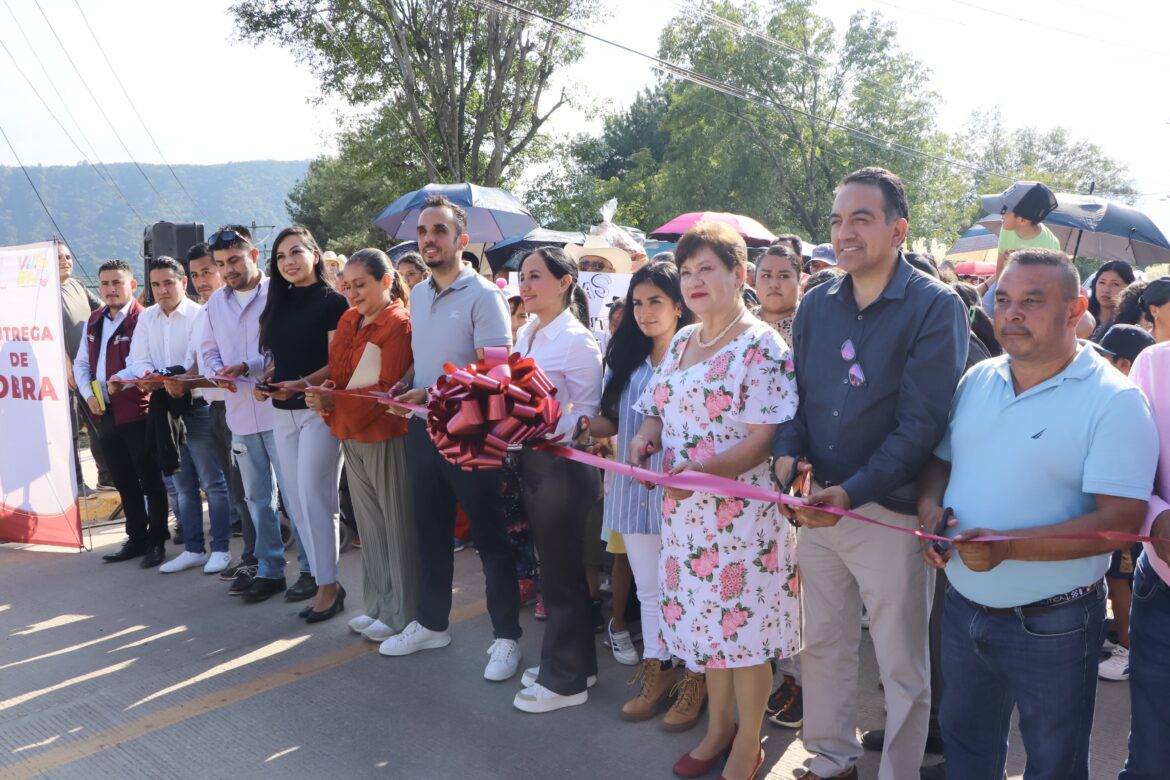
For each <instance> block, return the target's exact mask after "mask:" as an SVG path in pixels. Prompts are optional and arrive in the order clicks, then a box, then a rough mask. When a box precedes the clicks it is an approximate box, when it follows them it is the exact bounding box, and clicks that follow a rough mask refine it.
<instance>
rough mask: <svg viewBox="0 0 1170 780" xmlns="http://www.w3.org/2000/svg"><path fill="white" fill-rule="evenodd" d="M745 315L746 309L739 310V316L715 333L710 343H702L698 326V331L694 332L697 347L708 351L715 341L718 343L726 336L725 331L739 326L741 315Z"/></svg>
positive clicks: (701, 332) (701, 333)
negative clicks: (697, 343)
mask: <svg viewBox="0 0 1170 780" xmlns="http://www.w3.org/2000/svg"><path fill="white" fill-rule="evenodd" d="M745 314H747V309H741V310H740V312H739V316H738V317H736V318H735V319H734V320H732V321H731V322H729V323H727V327H725V328H724V329H723V330H721V331H719V332H718V333H716V334H715V338H713V339H711V340H710V341H703V326H702V325H700V326H699V329H698V330H697V331H696V332H695V338H696V339H698V341H699V346H700V347H702V348H703V349H710V348H711V347H712V346H714V345H715V343H716V342H717V341H719V339H721V338H723V337H724V336H726V335H727V331H729V330H731V329H732V328H733V327H735V326H736V325H737V324H739V321H740V320H742V319H743V315H745Z"/></svg>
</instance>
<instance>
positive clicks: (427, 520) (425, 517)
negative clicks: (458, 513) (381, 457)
mask: <svg viewBox="0 0 1170 780" xmlns="http://www.w3.org/2000/svg"><path fill="white" fill-rule="evenodd" d="M406 466H407V473H408V474H409V475H410V495H411V504H410V505H411V512H412V514H413V515H414V520H415V525H416V526H417V528H418V554H419V567H418V581H419V582H418V584H419V587H418V605H417V608H416V609H415V619H416V620H417V621H418V622H419V623H421V624H422V625H423V626H424V627H425V628H429V629H430V630H432V631H446V630H447V625H448V622H449V620H450V618H451V582H452V580H453V579H454V576H455V557H454V556H455V553H454V552H453V550H452V546H451V543H452V539H453V538H454V536H455V502H456V501H458V502H459V503H460V504H462V505H463V510H464V511H465V512H467V518H468V520H470V521H471V539H472V542H474V544H475V548H476V550H478V552H479V560H480V563H482V564H483V575H484V579H485V580H486V581H487V608H488V614H489V615H490V616H491V619H492V629H493V632H494V633H495V636H496V638H497V639H519V638H520V587H519V585H517V582H516V558H515V554H514V552H513V551H512V545H511V544H510V543H509V541H508V530H507V528H508V527H507V521H506V519H505V517H504V504H503V496H502V493H501V487H502V482H503V479H502V472H500V471H464V470H463V469H461V468H459V467H458V466H453V465H451V464H450V463H448V462H447V461H446V460H444V459H443V456H442V455H440V454H439V451H438V450H436V449H435V445H433V444H432V443H431V439H430V437H429V436H427V430H426V423H425V422H424V421H422V420H420V419H418V418H411V420H410V427H409V430H408V432H407V434H406Z"/></svg>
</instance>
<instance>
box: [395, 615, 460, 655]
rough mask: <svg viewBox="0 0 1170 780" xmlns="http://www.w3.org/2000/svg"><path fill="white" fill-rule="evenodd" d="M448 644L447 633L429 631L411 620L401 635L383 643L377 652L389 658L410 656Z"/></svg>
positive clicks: (449, 637) (449, 641)
mask: <svg viewBox="0 0 1170 780" xmlns="http://www.w3.org/2000/svg"><path fill="white" fill-rule="evenodd" d="M449 644H451V633H450V632H449V631H431V630H430V629H429V628H424V627H423V624H422V623H419V622H418V621H417V620H412V621H410V624H409V625H408V626H407V627H406V628H404V629H402V633H401V634H395V635H394V636H392V637H390V638H389V639H387V640H386V641H385V642H383V643H382V644H381V646H380V647H378V652H379V653H381V654H382V655H390V656H397V655H410V654H411V653H417V652H418V651H419V650H435V649H437V648H440V647H446V646H447V645H449Z"/></svg>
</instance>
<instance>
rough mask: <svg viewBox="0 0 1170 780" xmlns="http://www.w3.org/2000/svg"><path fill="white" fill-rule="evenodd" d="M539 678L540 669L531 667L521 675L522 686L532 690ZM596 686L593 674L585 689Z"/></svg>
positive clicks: (588, 679) (588, 678)
mask: <svg viewBox="0 0 1170 780" xmlns="http://www.w3.org/2000/svg"><path fill="white" fill-rule="evenodd" d="M538 676H540V667H539V666H530V667H528V668H527V669H525V670H524V674H523V675H521V677H520V684H521V685H522V686H524V687H525V688H531V687H532V686H533V685H536V678H537V677H538ZM594 685H597V675H595V674H591V675H589V676H588V677H587V678H585V687H586V688H592V687H593V686H594Z"/></svg>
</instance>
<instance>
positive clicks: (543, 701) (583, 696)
mask: <svg viewBox="0 0 1170 780" xmlns="http://www.w3.org/2000/svg"><path fill="white" fill-rule="evenodd" d="M587 701H589V691H581V692H580V693H574V694H572V695H569V696H562V695H561V694H559V693H553V692H552V691H550V690H549V689H548V688H545V687H544V686H543V685H540V684H539V683H533V684H532V685H530V686H529V687H527V688H525V689H524V690H522V691H520V693H518V694H516V698H514V699H512V706H513V707H515V708H516V709H518V710H520V711H521V712H533V713H539V712H552V711H553V710H560V709H564V708H565V707H575V706H577V705H578V704H584V703H585V702H587Z"/></svg>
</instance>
